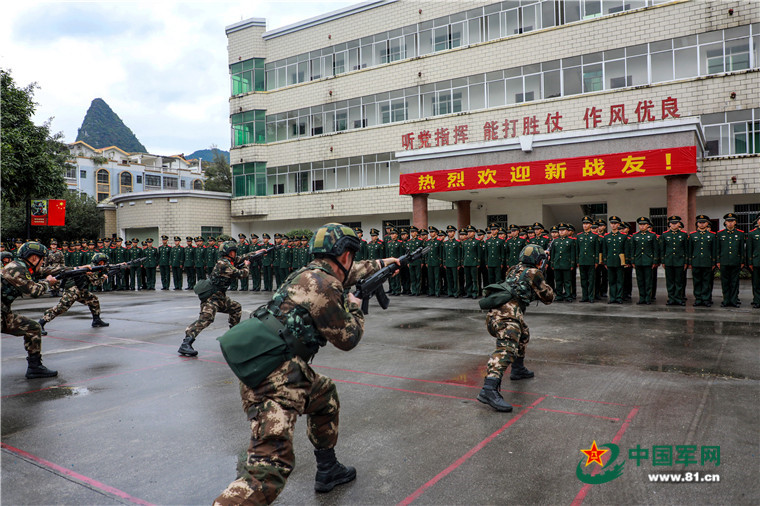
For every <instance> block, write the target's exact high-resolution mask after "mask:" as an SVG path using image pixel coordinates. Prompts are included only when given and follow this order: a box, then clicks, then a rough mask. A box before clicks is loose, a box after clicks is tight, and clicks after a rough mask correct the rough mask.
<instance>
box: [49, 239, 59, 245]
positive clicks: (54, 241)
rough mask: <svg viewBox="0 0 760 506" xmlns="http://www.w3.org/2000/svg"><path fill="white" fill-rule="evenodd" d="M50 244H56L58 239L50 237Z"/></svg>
mask: <svg viewBox="0 0 760 506" xmlns="http://www.w3.org/2000/svg"><path fill="white" fill-rule="evenodd" d="M50 244H58V241H57V240H56V239H55V238H53V239H50Z"/></svg>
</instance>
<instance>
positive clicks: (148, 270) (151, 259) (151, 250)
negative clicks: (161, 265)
mask: <svg viewBox="0 0 760 506" xmlns="http://www.w3.org/2000/svg"><path fill="white" fill-rule="evenodd" d="M143 256H144V257H145V260H143V266H144V267H145V289H146V290H155V289H156V267H158V257H159V253H158V249H157V248H156V247H154V246H153V238H152V237H148V238H147V239H146V240H145V249H144V250H143Z"/></svg>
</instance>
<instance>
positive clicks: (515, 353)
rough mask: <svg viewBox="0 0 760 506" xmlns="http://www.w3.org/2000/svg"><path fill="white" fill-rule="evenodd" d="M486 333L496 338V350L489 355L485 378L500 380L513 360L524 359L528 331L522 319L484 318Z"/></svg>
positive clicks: (528, 337)
mask: <svg viewBox="0 0 760 506" xmlns="http://www.w3.org/2000/svg"><path fill="white" fill-rule="evenodd" d="M486 327H487V328H488V333H489V334H491V335H492V336H493V337H495V338H496V350H494V352H493V353H491V357H490V358H489V359H488V365H487V367H486V372H487V374H486V377H488V378H498V379H501V377H502V375H503V374H504V371H506V370H507V367H509V364H511V363H512V362H513V361H514V359H515V358H522V357H525V348H526V346H527V345H528V341H530V331H529V330H528V326H527V325H525V322H524V321H523V319H522V318H519V319H513V318H491V317H487V318H486Z"/></svg>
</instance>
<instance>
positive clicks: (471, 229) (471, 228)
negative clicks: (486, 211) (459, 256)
mask: <svg viewBox="0 0 760 506" xmlns="http://www.w3.org/2000/svg"><path fill="white" fill-rule="evenodd" d="M465 231H467V232H477V231H478V229H477V228H475V227H473V226H472V225H467V228H465Z"/></svg>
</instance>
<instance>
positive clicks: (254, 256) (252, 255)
mask: <svg viewBox="0 0 760 506" xmlns="http://www.w3.org/2000/svg"><path fill="white" fill-rule="evenodd" d="M280 248H282V244H276V245H274V246H272V247H271V248H267V249H266V250H264V251H260V252H259V253H256V252H255V251H251V252H250V253H246V254H245V255H243V256H241V257H240V258H238V259H236V260H235V268H236V269H239V268H240V267H242V265H243V262H245V261H246V260H249V261H251V262H255V261H257V260H259V259H260V258H263V257H264V255H266V254H268V253H271V252H272V251H275V250H278V249H280Z"/></svg>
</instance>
